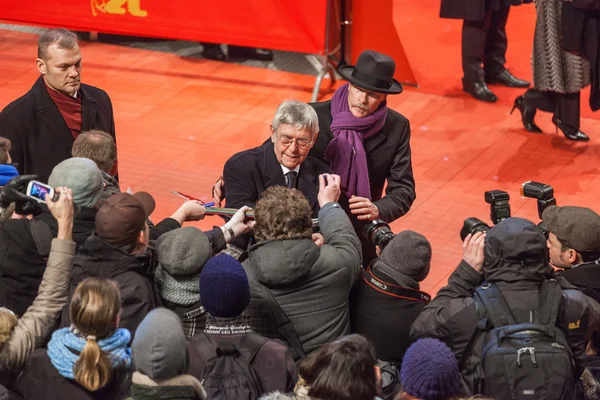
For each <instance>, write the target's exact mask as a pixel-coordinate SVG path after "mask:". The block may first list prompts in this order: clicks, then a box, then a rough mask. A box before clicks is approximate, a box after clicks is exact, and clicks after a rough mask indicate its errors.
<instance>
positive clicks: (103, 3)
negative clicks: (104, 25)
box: [91, 0, 148, 18]
mask: <svg viewBox="0 0 600 400" xmlns="http://www.w3.org/2000/svg"><path fill="white" fill-rule="evenodd" d="M91 1H92V14H94V16H96V15H98V13H99V12H100V13H103V14H117V15H123V14H125V13H126V12H129V14H131V15H133V16H134V17H142V18H144V17H147V16H148V11H145V10H142V9H141V8H140V0H91ZM125 3H127V8H125Z"/></svg>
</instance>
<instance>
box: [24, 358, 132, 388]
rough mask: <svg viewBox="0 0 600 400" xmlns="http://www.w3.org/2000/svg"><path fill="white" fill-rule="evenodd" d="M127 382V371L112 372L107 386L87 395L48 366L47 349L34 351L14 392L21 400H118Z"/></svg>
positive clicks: (128, 378)
mask: <svg viewBox="0 0 600 400" xmlns="http://www.w3.org/2000/svg"><path fill="white" fill-rule="evenodd" d="M130 382H131V372H130V371H129V370H126V369H120V370H115V371H113V377H112V379H111V381H110V382H109V383H108V385H106V386H105V387H103V388H102V389H100V390H97V391H95V392H90V391H88V390H86V389H85V388H84V387H83V386H81V385H79V384H78V383H77V382H75V381H74V380H71V379H67V378H65V377H64V376H62V375H61V374H60V373H59V372H58V371H57V370H56V368H55V367H54V365H52V362H51V361H50V357H48V350H47V349H38V350H35V351H34V352H33V353H32V354H31V357H30V358H29V360H28V361H27V363H26V364H25V367H24V368H23V372H22V373H21V375H19V377H18V378H17V381H16V382H15V388H14V390H15V392H17V393H18V394H19V395H21V396H22V397H23V399H24V400H65V399H68V400H105V399H114V400H121V399H124V398H125V397H127V396H128V395H129V386H130Z"/></svg>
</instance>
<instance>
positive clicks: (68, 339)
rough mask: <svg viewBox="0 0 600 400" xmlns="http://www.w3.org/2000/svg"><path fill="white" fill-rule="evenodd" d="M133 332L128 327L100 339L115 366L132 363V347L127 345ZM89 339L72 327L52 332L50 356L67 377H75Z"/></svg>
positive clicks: (55, 366) (101, 347)
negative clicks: (78, 361)
mask: <svg viewBox="0 0 600 400" xmlns="http://www.w3.org/2000/svg"><path fill="white" fill-rule="evenodd" d="M130 339H131V334H130V333H129V331H128V330H127V329H123V328H120V329H117V330H116V331H115V333H113V334H112V335H111V336H109V337H107V338H104V339H99V340H98V341H97V342H98V346H99V347H100V349H101V350H102V351H103V352H105V353H109V354H110V356H109V357H110V359H111V361H112V365H113V367H118V366H125V367H127V368H129V366H130V365H131V349H130V348H129V347H127V346H128V345H129V340H130ZM86 342H87V340H86V339H85V337H83V336H79V335H77V334H75V333H73V332H72V331H71V329H70V328H62V329H59V330H57V331H56V332H54V333H53V334H52V339H50V342H48V357H50V361H51V362H52V365H54V368H56V370H57V371H58V372H59V373H60V374H61V375H62V376H64V377H65V378H68V379H75V375H74V374H73V367H74V366H75V363H76V362H77V360H79V353H81V352H82V351H83V348H84V347H85V344H86Z"/></svg>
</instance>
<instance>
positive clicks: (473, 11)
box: [440, 0, 533, 21]
mask: <svg viewBox="0 0 600 400" xmlns="http://www.w3.org/2000/svg"><path fill="white" fill-rule="evenodd" d="M531 1H533V0H529V1H527V0H525V1H523V0H442V4H441V8H440V17H441V18H453V19H464V20H466V21H482V20H483V19H484V17H485V13H486V11H488V10H492V11H494V10H497V9H498V8H500V7H504V6H506V5H513V6H518V5H520V4H523V3H531Z"/></svg>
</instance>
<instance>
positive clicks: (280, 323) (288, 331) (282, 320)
mask: <svg viewBox="0 0 600 400" xmlns="http://www.w3.org/2000/svg"><path fill="white" fill-rule="evenodd" d="M246 273H248V274H249V275H250V274H254V279H255V281H256V283H257V286H258V287H259V289H260V292H261V294H262V296H263V299H264V300H266V301H267V302H268V303H269V308H270V309H271V311H272V312H273V316H274V317H275V322H277V330H278V331H279V334H280V335H281V337H283V338H284V339H285V342H286V345H287V346H291V347H292V349H294V351H295V352H296V354H297V355H298V357H300V358H306V353H305V352H304V348H303V347H302V343H301V342H300V338H299V337H298V332H296V328H294V325H293V324H292V322H291V321H290V319H289V318H288V317H287V315H285V313H284V312H283V310H282V309H281V307H280V306H279V303H277V300H275V297H274V296H273V293H271V290H270V289H269V288H268V287H266V286H265V285H263V284H262V282H261V280H263V281H264V280H265V279H264V275H263V274H262V271H260V268H248V269H246ZM249 278H250V277H249ZM257 278H258V279H257Z"/></svg>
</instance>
